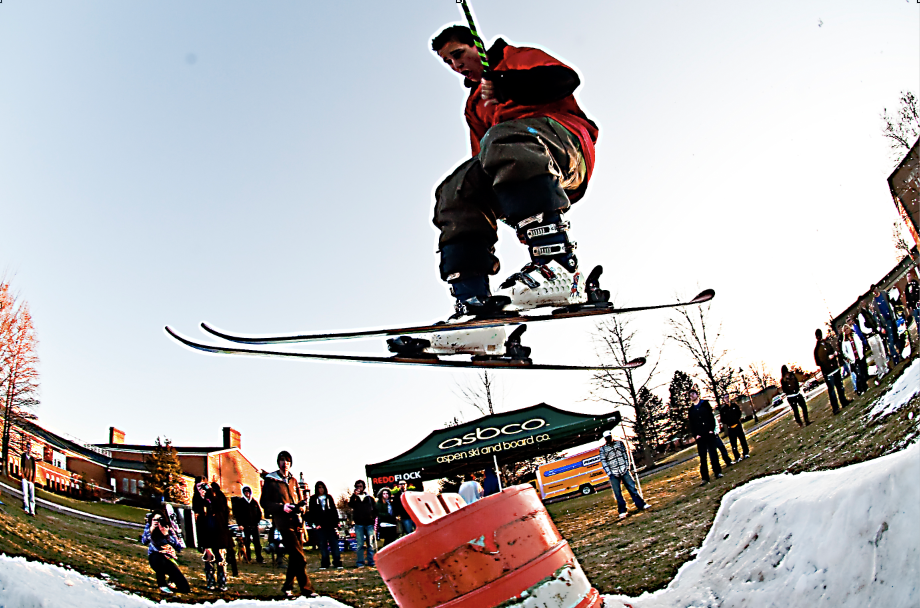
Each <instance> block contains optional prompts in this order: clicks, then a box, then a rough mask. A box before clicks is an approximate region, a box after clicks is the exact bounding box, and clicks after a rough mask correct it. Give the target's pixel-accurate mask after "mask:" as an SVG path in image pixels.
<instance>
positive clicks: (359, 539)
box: [348, 479, 377, 568]
mask: <svg viewBox="0 0 920 608" xmlns="http://www.w3.org/2000/svg"><path fill="white" fill-rule="evenodd" d="M366 488H367V486H366V485H365V483H364V480H363V479H359V480H357V481H356V482H355V491H354V492H352V494H351V498H349V499H348V505H349V506H350V507H351V512H352V517H354V520H355V543H356V544H357V547H355V568H363V567H364V565H365V554H366V555H367V565H368V566H370V567H371V568H373V567H374V524H375V523H376V521H377V505H376V504H375V503H374V497H373V496H371V495H369V494H367V493H366Z"/></svg>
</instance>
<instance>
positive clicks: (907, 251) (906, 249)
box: [891, 220, 917, 263]
mask: <svg viewBox="0 0 920 608" xmlns="http://www.w3.org/2000/svg"><path fill="white" fill-rule="evenodd" d="M891 242H892V244H893V245H894V250H895V256H896V258H897V261H898V262H900V261H901V260H903V259H904V258H906V257H907V256H910V259H912V260H913V261H914V263H916V262H917V258H916V257H915V256H914V249H913V245H911V244H910V242H909V241H908V240H907V239H906V238H904V222H903V221H901V220H895V221H894V223H893V224H892V225H891Z"/></svg>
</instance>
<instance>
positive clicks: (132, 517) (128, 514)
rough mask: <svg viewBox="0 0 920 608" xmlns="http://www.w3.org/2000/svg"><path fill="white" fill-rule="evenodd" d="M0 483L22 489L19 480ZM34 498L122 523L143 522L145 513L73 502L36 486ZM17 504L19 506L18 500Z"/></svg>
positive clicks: (122, 507)
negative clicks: (119, 520)
mask: <svg viewBox="0 0 920 608" xmlns="http://www.w3.org/2000/svg"><path fill="white" fill-rule="evenodd" d="M0 481H3V483H5V484H6V485H8V486H12V487H14V488H16V489H17V490H18V489H19V488H21V487H22V482H21V481H20V480H19V479H15V478H12V477H6V476H2V477H0ZM8 498H9V497H8ZM35 498H41V499H43V500H47V501H48V502H53V503H55V504H58V505H63V506H65V507H70V508H71V509H76V510H78V511H84V512H86V513H92V514H93V515H99V516H101V517H108V518H110V519H121V520H124V521H133V522H143V521H144V515H145V514H146V513H147V510H146V509H139V508H137V507H129V506H126V505H113V504H109V503H106V502H85V501H82V500H74V499H73V498H70V497H69V496H61V495H60V494H53V493H51V492H47V491H45V490H42V489H41V488H39V487H38V486H36V487H35ZM17 504H19V503H18V499H17ZM39 508H41V507H39Z"/></svg>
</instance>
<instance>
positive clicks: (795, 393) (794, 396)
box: [779, 365, 811, 426]
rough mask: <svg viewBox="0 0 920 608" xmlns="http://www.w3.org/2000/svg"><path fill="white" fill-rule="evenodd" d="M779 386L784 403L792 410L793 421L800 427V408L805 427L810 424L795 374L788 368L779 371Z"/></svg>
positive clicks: (784, 367) (806, 407) (803, 397)
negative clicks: (782, 393) (784, 399)
mask: <svg viewBox="0 0 920 608" xmlns="http://www.w3.org/2000/svg"><path fill="white" fill-rule="evenodd" d="M780 373H781V376H780V381H779V383H780V385H781V386H782V387H783V392H784V393H786V401H788V402H789V407H791V408H792V413H793V415H794V416H795V421H796V422H797V423H798V425H799V426H802V419H801V418H799V408H802V416H804V417H805V425H806V426H807V425H809V424H811V421H810V420H809V419H808V406H807V405H805V396H804V395H802V391H801V389H800V388H799V379H798V378H796V377H795V373H793V372H790V371H789V368H788V367H786V366H785V365H784V366H783V367H782V368H781V370H780Z"/></svg>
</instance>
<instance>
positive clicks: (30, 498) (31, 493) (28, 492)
mask: <svg viewBox="0 0 920 608" xmlns="http://www.w3.org/2000/svg"><path fill="white" fill-rule="evenodd" d="M19 474H20V475H22V509H23V511H25V512H26V513H28V514H29V515H31V516H32V517H35V458H34V457H33V456H32V443H31V442H26V445H25V447H24V448H23V450H22V455H21V456H20V457H19Z"/></svg>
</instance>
